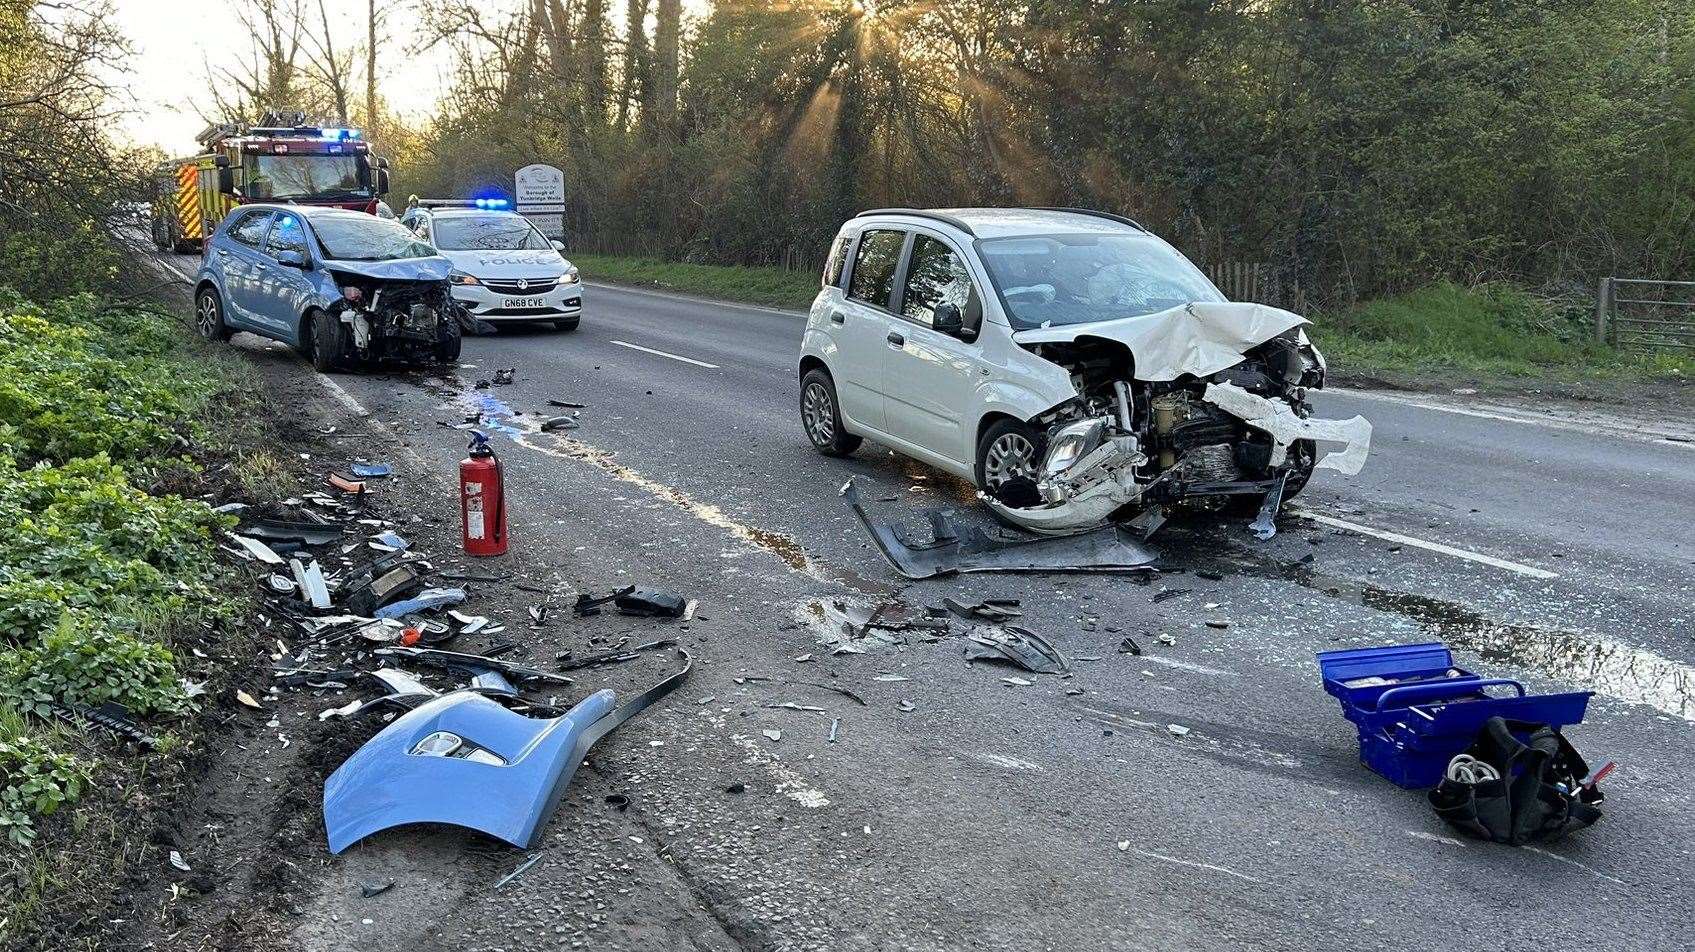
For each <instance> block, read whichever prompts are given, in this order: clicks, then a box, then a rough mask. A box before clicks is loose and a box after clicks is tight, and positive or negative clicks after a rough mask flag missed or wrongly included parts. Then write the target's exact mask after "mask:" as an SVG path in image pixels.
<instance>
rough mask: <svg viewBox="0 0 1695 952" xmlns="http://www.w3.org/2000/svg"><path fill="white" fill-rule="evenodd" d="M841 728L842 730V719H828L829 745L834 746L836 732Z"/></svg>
mask: <svg viewBox="0 0 1695 952" xmlns="http://www.w3.org/2000/svg"><path fill="white" fill-rule="evenodd" d="M841 728H842V719H841V718H839V717H832V718H830V741H829V742H830V743H832V744H834V743H835V742H836V732H837V731H839V730H841Z"/></svg>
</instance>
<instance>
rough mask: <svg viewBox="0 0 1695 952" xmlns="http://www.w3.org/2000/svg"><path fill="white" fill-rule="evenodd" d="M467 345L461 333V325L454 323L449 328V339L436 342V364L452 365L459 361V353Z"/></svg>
mask: <svg viewBox="0 0 1695 952" xmlns="http://www.w3.org/2000/svg"><path fill="white" fill-rule="evenodd" d="M464 345H465V336H464V335H463V334H461V333H459V324H458V323H457V322H455V323H453V324H452V325H450V326H449V327H448V328H447V337H445V338H444V339H442V340H439V341H436V363H438V364H451V363H455V362H457V361H458V360H459V351H460V349H461V348H462V347H464Z"/></svg>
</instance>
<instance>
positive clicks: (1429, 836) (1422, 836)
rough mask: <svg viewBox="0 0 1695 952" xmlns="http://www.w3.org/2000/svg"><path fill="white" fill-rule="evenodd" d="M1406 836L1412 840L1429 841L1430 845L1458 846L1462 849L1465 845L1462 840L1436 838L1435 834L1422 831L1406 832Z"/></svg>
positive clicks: (1447, 837) (1444, 837) (1445, 837)
mask: <svg viewBox="0 0 1695 952" xmlns="http://www.w3.org/2000/svg"><path fill="white" fill-rule="evenodd" d="M1407 835H1408V836H1410V837H1413V838H1414V839H1419V840H1429V841H1430V842H1432V843H1446V844H1447V845H1449V846H1459V847H1462V848H1463V847H1464V846H1465V843H1464V841H1462V840H1456V839H1454V838H1453V837H1451V836H1438V835H1437V834H1435V833H1426V832H1424V831H1423V830H1408V831H1407Z"/></svg>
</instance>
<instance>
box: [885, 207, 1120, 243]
mask: <svg viewBox="0 0 1695 952" xmlns="http://www.w3.org/2000/svg"><path fill="white" fill-rule="evenodd" d="M858 217H859V218H883V217H897V218H907V219H913V220H916V221H921V222H922V221H925V220H929V221H930V222H931V223H935V222H937V221H940V222H942V223H944V224H950V225H954V226H955V227H958V225H960V224H963V225H965V226H966V229H965V230H968V231H969V232H970V233H971V234H973V235H975V236H976V237H978V238H1006V237H1012V236H1017V235H1044V234H1056V233H1063V234H1109V235H1123V234H1137V235H1140V234H1146V233H1147V229H1145V228H1142V227H1141V226H1140V225H1137V224H1135V223H1134V222H1132V221H1130V220H1129V219H1128V218H1122V217H1120V216H1116V215H1110V214H1107V213H1101V212H1091V211H1087V210H1083V209H1078V210H1075V211H1074V210H1071V209H1063V208H926V209H917V208H884V209H878V210H876V211H869V212H861V213H860V215H859V216H858ZM956 223H957V224H956Z"/></svg>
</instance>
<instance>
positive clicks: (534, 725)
mask: <svg viewBox="0 0 1695 952" xmlns="http://www.w3.org/2000/svg"><path fill="white" fill-rule="evenodd" d="M613 701H614V695H613V692H611V691H609V690H601V691H596V692H595V693H594V694H591V695H589V696H588V697H587V698H585V699H584V700H583V701H582V702H581V703H579V704H577V705H576V706H575V707H573V708H571V709H570V710H569V711H567V712H566V713H565V714H564V715H563V716H560V717H557V718H551V719H545V720H544V719H537V718H530V717H525V716H523V715H522V714H517V713H514V712H512V711H509V710H507V709H506V708H504V707H502V706H501V705H499V704H498V703H496V702H494V701H491V700H489V699H488V698H486V697H483V696H482V695H481V694H477V693H474V692H470V691H456V692H454V693H452V694H446V695H443V696H441V697H439V698H436V699H435V700H432V701H429V702H427V703H425V704H421V705H419V706H418V707H416V708H414V709H413V710H411V711H409V712H407V713H406V714H403V715H401V716H400V717H399V718H397V719H395V721H394V723H392V724H390V725H389V726H388V727H386V728H384V729H383V731H382V732H381V733H379V734H378V735H377V736H375V737H373V738H372V739H371V740H370V742H369V743H367V744H366V745H365V746H363V747H361V748H359V750H357V751H355V752H354V754H353V756H351V757H349V758H348V759H347V760H346V762H344V763H343V764H342V765H341V766H340V767H339V768H337V769H336V771H335V773H333V774H331V775H330V778H329V780H328V781H327V782H326V783H325V784H324V826H325V829H326V831H327V832H328V834H329V847H330V852H331V853H340V852H341V851H342V850H344V849H346V848H347V847H349V846H351V845H352V844H354V843H356V842H358V841H359V840H361V839H364V838H365V837H367V836H370V835H371V834H372V833H376V832H378V831H379V830H386V829H389V828H390V827H396V826H402V825H405V824H409V823H447V824H451V825H453V826H462V827H467V828H469V829H473V830H477V831H479V832H482V833H487V834H488V835H489V836H492V837H495V838H496V839H500V840H504V841H506V842H508V843H511V844H512V845H513V846H516V847H518V848H520V849H527V848H528V847H529V845H530V843H531V842H532V841H533V840H534V838H535V834H536V831H537V830H538V829H540V828H541V826H542V824H543V823H544V822H545V821H546V820H547V814H548V812H549V811H550V810H551V808H552V806H553V804H554V803H556V802H557V797H556V796H555V792H556V791H558V790H561V789H563V788H564V786H565V785H566V784H568V783H570V782H571V775H572V774H573V773H575V772H576V769H577V765H578V764H580V763H582V760H583V756H584V754H586V753H587V751H586V746H585V745H583V744H582V743H581V742H582V741H583V740H584V739H585V734H586V732H587V731H588V729H589V728H590V727H592V726H593V725H594V723H595V722H596V721H599V720H600V719H601V718H603V717H605V716H606V715H607V714H608V713H610V712H611V711H612V706H613ZM438 731H448V732H450V733H453V734H455V735H457V736H459V737H460V738H463V739H464V741H465V742H466V743H469V744H474V745H475V746H477V747H480V748H483V749H484V750H488V751H491V752H492V753H494V754H496V755H498V756H499V757H500V758H501V759H503V760H504V761H506V763H505V764H504V765H495V764H488V763H478V762H476V761H471V760H461V759H456V758H453V757H430V756H423V755H418V754H414V753H412V751H413V750H414V749H416V747H417V745H418V742H419V741H421V740H422V739H423V738H425V737H427V736H429V735H430V734H433V733H436V732H438ZM580 748H581V749H580Z"/></svg>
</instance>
